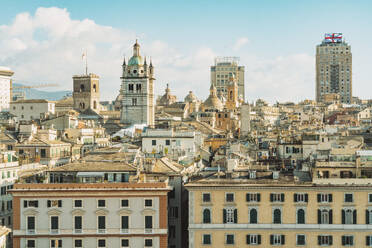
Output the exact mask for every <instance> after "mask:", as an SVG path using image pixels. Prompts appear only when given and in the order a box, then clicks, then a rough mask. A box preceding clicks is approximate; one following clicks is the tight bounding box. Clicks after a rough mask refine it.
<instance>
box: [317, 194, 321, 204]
mask: <svg viewBox="0 0 372 248" xmlns="http://www.w3.org/2000/svg"><path fill="white" fill-rule="evenodd" d="M316 198H317V199H318V202H320V200H321V199H320V194H317V195H316Z"/></svg>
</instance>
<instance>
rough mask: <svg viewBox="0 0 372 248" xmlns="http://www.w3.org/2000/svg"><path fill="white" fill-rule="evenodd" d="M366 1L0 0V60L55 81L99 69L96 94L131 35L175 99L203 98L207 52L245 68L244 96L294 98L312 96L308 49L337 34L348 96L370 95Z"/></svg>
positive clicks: (25, 77)
mask: <svg viewBox="0 0 372 248" xmlns="http://www.w3.org/2000/svg"><path fill="white" fill-rule="evenodd" d="M371 11H372V1H362V0H360V1H357V0H354V1H346V0H345V1H344V0H338V1H335V0H327V1H325V0H322V1H318V0H312V1H298V0H259V1H258V0H257V1H238V0H229V1H227V0H226V1H225V0H198V1H196V0H195V1H194V0H189V1H178V0H158V1H152V0H142V1H134V0H132V1H119V0H117V1H116V0H111V1H109V0H107V1H99V0H90V1H83V0H76V1H63V0H58V1H47V0H39V1H33V0H17V1H14V0H2V10H1V14H0V66H6V67H10V68H11V69H12V70H13V71H14V72H15V74H14V81H15V82H16V81H17V80H18V81H19V82H26V83H27V84H29V85H32V84H39V83H55V84H59V87H57V88H48V89H47V90H71V89H72V76H73V75H76V74H82V73H84V62H83V61H82V53H83V51H85V50H86V51H87V53H88V71H89V72H92V73H95V74H98V75H99V76H100V89H101V100H114V99H115V98H116V96H117V95H118V93H119V89H120V84H121V81H120V76H121V64H122V61H123V57H124V56H125V57H126V58H127V59H128V58H129V57H130V56H131V55H132V46H133V44H134V42H135V40H136V39H138V42H139V43H140V45H141V54H142V55H143V56H147V57H148V58H150V57H151V59H152V61H153V64H154V67H155V78H156V81H155V93H156V94H157V95H160V94H163V93H164V90H165V87H166V84H167V83H168V84H169V85H170V88H171V92H172V93H173V94H175V95H176V96H177V97H178V99H179V100H183V98H184V97H185V96H186V95H187V94H188V92H189V91H190V90H192V91H193V92H194V93H195V94H196V95H197V96H198V97H199V98H200V99H206V97H207V96H208V94H209V86H210V66H211V65H213V63H214V58H215V57H216V56H238V57H240V65H243V66H245V92H246V99H245V100H246V101H249V102H251V101H255V100H256V99H258V98H261V99H265V100H267V101H269V102H276V101H280V102H284V101H294V102H298V101H301V100H304V99H314V97H315V47H316V45H317V44H319V43H320V42H321V41H322V39H323V36H324V33H332V32H340V33H343V36H344V38H345V40H346V42H348V43H349V44H350V45H351V50H352V54H353V95H354V96H358V97H360V98H362V99H368V98H372V96H371V92H372V82H371V79H370V78H371V77H370V75H369V71H370V70H371V69H372V62H371V61H372V60H371V55H372V46H371V45H370V41H371V40H372V39H371V38H372V37H371V36H372V32H370V30H371V26H372V15H371V14H370V13H371Z"/></svg>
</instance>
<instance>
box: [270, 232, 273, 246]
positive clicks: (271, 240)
mask: <svg viewBox="0 0 372 248" xmlns="http://www.w3.org/2000/svg"><path fill="white" fill-rule="evenodd" d="M273 244H274V235H272V234H271V235H270V245H273Z"/></svg>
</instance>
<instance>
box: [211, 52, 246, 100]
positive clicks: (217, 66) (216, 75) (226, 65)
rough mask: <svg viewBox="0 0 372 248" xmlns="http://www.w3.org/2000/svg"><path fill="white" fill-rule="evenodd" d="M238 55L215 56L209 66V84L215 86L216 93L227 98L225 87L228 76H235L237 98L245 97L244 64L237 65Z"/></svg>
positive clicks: (227, 82) (227, 84)
mask: <svg viewBox="0 0 372 248" xmlns="http://www.w3.org/2000/svg"><path fill="white" fill-rule="evenodd" d="M238 63H239V58H238V57H217V58H216V59H215V60H214V65H213V66H211V84H213V85H214V86H216V89H217V95H222V96H224V97H225V98H227V87H228V86H229V83H230V77H231V76H232V75H234V76H235V78H236V81H237V84H238V99H243V100H244V97H245V93H244V66H239V64H238Z"/></svg>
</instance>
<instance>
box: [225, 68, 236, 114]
mask: <svg viewBox="0 0 372 248" xmlns="http://www.w3.org/2000/svg"><path fill="white" fill-rule="evenodd" d="M229 81H230V82H229V85H228V86H227V101H226V108H227V109H229V110H236V108H237V107H239V101H238V84H237V82H236V79H235V76H234V74H231V75H230V80H229Z"/></svg>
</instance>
